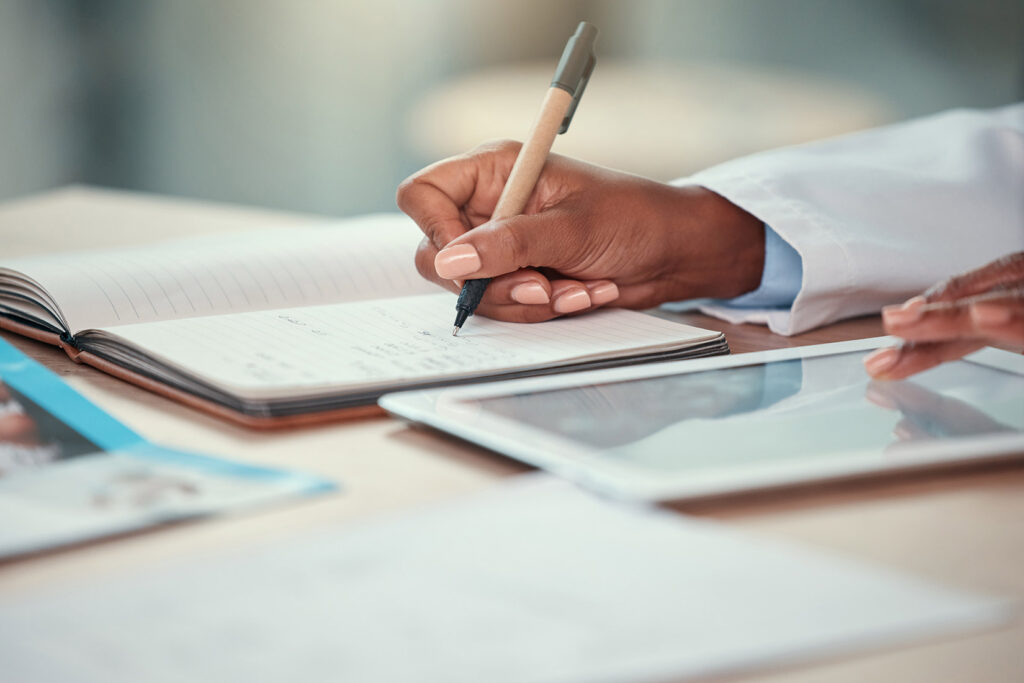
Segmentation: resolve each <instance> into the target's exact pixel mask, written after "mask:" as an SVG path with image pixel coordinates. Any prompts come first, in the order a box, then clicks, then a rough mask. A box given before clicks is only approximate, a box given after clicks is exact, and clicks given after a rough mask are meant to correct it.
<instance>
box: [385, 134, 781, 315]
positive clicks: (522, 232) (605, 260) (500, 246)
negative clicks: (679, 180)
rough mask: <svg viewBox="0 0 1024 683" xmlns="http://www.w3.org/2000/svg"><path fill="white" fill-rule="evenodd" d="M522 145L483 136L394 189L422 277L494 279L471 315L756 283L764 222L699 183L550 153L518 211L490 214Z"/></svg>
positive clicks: (537, 311) (640, 302) (448, 283)
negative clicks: (412, 225) (485, 140)
mask: <svg viewBox="0 0 1024 683" xmlns="http://www.w3.org/2000/svg"><path fill="white" fill-rule="evenodd" d="M519 147H520V145H519V144H518V143H514V142H498V143H491V144H487V145H483V146H481V147H479V148H477V149H475V150H473V151H472V152H470V153H468V154H466V155H462V156H458V157H453V158H451V159H447V160H445V161H441V162H438V163H436V164H434V165H432V166H429V167H427V168H426V169H424V170H422V171H420V172H419V173H416V174H415V175H413V176H411V177H410V178H409V179H407V180H406V181H405V182H403V183H402V185H401V186H400V187H399V188H398V197H397V201H398V206H399V207H400V208H401V209H402V210H403V211H405V212H406V213H407V214H409V215H410V216H411V217H412V218H413V220H415V221H416V223H417V224H418V225H419V226H420V228H421V229H422V230H423V232H424V234H425V237H424V239H423V241H422V242H421V244H420V247H419V250H418V251H417V254H416V266H417V268H418V269H419V272H420V274H422V275H423V276H424V277H425V278H427V279H429V280H432V281H434V282H437V283H439V284H441V285H442V286H444V287H446V288H448V289H450V290H452V291H458V290H459V288H460V287H461V284H462V281H463V280H466V279H471V278H472V279H476V278H485V277H492V278H494V280H493V281H492V282H491V284H490V286H489V287H488V289H487V293H486V295H485V296H484V299H483V301H482V303H481V305H480V307H479V308H478V309H477V310H478V312H480V313H482V314H484V315H486V316H488V317H491V318H497V319H500V320H509V321H515V322H539V321H542V320H548V319H550V318H554V317H557V316H559V315H563V314H567V313H577V312H581V311H587V310H591V309H593V308H597V307H600V306H605V305H609V304H614V305H616V306H622V307H627V308H648V307H651V306H656V305H658V304H660V303H664V302H666V301H678V300H682V299H689V298H699V297H716V298H729V297H733V296H738V295H740V294H743V293H744V292H747V291H751V290H753V289H755V288H756V287H757V286H758V284H759V283H760V279H761V273H762V270H763V265H764V233H763V230H764V227H763V225H762V223H761V222H760V221H759V220H758V219H756V218H755V217H754V216H752V215H750V214H748V213H746V212H745V211H743V210H741V209H739V208H737V207H736V206H734V205H732V204H731V203H729V202H728V201H727V200H725V199H723V198H722V197H720V196H718V195H716V194H714V193H712V192H710V191H708V190H706V189H704V188H700V187H682V188H679V187H673V186H670V185H666V184H664V183H658V182H655V181H652V180H648V179H645V178H640V177H637V176H633V175H628V174H625V173H619V172H616V171H612V170H609V169H605V168H601V167H598V166H592V165H589V164H585V163H583V162H579V161H575V160H572V159H568V158H566V157H561V156H558V155H551V156H549V158H548V161H547V163H546V165H545V166H544V170H543V171H542V173H541V176H540V179H539V180H538V182H537V186H536V187H535V188H534V191H533V194H532V195H531V197H530V199H529V201H528V203H527V206H526V209H525V211H524V212H523V215H521V216H515V217H513V218H508V219H505V220H500V221H493V222H491V221H489V219H490V215H491V213H492V211H493V210H494V207H495V205H496V204H497V202H498V197H499V196H500V194H501V190H502V188H503V187H504V185H505V181H506V180H507V178H508V175H509V173H510V171H511V169H512V165H513V163H514V162H515V158H516V155H517V154H518V151H519Z"/></svg>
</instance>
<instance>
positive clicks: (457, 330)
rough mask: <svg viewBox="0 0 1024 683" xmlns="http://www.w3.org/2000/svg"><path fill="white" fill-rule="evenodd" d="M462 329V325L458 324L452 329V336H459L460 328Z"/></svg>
mask: <svg viewBox="0 0 1024 683" xmlns="http://www.w3.org/2000/svg"><path fill="white" fill-rule="evenodd" d="M461 329H462V328H461V327H459V326H458V325H456V326H455V328H454V329H453V330H452V336H453V337H458V336H459V330H461Z"/></svg>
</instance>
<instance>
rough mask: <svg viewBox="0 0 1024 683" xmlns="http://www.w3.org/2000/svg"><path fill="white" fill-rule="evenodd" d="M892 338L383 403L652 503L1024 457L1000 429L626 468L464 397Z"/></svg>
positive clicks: (974, 358) (493, 385)
mask: <svg viewBox="0 0 1024 683" xmlns="http://www.w3.org/2000/svg"><path fill="white" fill-rule="evenodd" d="M897 342H898V340H896V339H894V338H892V337H874V338H870V339H858V340H853V341H845V342H834V343H829V344H816V345H810V346H800V347H794V348H787V349H775V350H771V351H757V352H752V353H744V354H740V355H735V356H718V357H713V358H702V359H694V360H682V361H674V362H670V363H657V364H649V365H639V366H631V367H622V368H614V369H607V370H593V371H589V372H579V373H570V374H565V375H557V376H553V377H533V378H526V379H518V380H509V381H504V382H488V383H485V384H475V385H469V386H460V387H453V388H444V389H428V390H421V391H409V392H401V393H395V394H388V395H385V396H383V397H382V398H381V399H380V405H381V407H383V408H384V409H385V410H386V411H388V412H389V413H390V414H392V415H394V416H396V417H399V418H402V419H405V420H408V421H410V422H413V423H417V424H423V425H427V426H430V427H433V428H435V429H439V430H441V431H444V432H447V433H449V434H452V435H454V436H457V437H459V438H462V439H465V440H467V441H470V442H472V443H475V444H478V445H480V446H483V447H485V448H488V449H490V450H493V451H495V452H497V453H500V454H502V455H506V456H508V457H511V458H513V459H516V460H519V461H521V462H525V463H527V464H530V465H533V466H535V467H539V468H542V469H545V470H548V471H550V472H553V473H554V474H557V475H559V476H562V477H565V478H567V479H569V480H572V481H575V482H577V483H579V484H581V485H583V486H586V487H588V488H591V489H594V490H596V491H598V492H600V493H602V494H604V495H608V496H612V497H617V498H627V499H641V500H649V501H667V500H685V499H692V498H705V497H709V496H718V495H725V494H733V493H741V492H747V491H752V490H758V489H765V488H778V487H787V486H793V485H801V484H806V483H810V482H814V481H826V480H837V479H845V478H852V477H863V476H866V475H873V474H884V473H887V472H898V471H907V470H913V469H920V468H927V467H935V466H940V465H949V464H952V463H959V462H972V463H976V462H981V461H989V460H992V459H1001V458H1007V457H1014V456H1018V455H1024V433H1022V432H1017V433H1013V434H996V435H987V436H981V437H966V438H958V439H950V440H940V441H923V442H921V443H920V444H907V445H906V447H904V448H901V449H900V451H899V459H898V460H896V459H893V458H890V459H887V458H879V457H878V451H877V450H875V449H864V450H854V451H844V452H842V453H837V457H835V458H829V459H824V460H823V459H820V458H818V459H813V460H808V459H806V458H794V459H791V460H785V459H782V460H773V461H772V462H769V463H764V464H760V465H752V464H745V465H744V466H743V467H742V468H736V467H732V468H730V467H723V468H720V469H700V470H693V471H690V472H687V473H680V474H679V475H676V476H673V477H666V476H665V475H664V473H660V474H654V473H650V472H649V471H645V470H644V469H643V468H641V467H634V466H624V465H622V464H621V463H616V462H614V461H609V460H608V459H607V458H603V457H601V455H600V453H601V451H600V449H596V448H592V447H589V446H586V445H585V444H582V443H579V442H575V441H572V440H570V439H566V438H563V437H560V436H557V435H553V434H550V433H548V432H545V431H543V430H540V429H536V428H533V427H531V426H529V425H526V424H524V423H521V422H517V421H515V420H510V419H508V418H505V417H501V416H498V415H495V414H492V413H484V412H483V411H480V410H479V409H478V408H477V409H476V410H474V409H473V406H469V405H466V404H465V403H464V401H467V400H475V399H483V398H494V397H500V396H508V395H512V394H519V393H527V392H536V391H550V390H554V389H565V388H571V387H574V386H581V385H589V384H600V383H610V382H620V381H625V380H636V379H647V378H652V377H661V376H665V375H674V374H685V373H693V372H702V371H706V370H717V369H721V368H730V367H740V366H745V365H756V364H761V363H771V362H774V361H785V360H794V359H803V358H816V357H820V356H830V355H838V354H845V353H853V352H859V351H868V350H871V349H875V348H879V347H882V346H887V345H892V344H895V343H897ZM966 360H967V361H968V362H972V363H975V364H978V365H982V366H986V367H991V368H994V369H997V370H1002V371H1005V372H1011V373H1014V374H1018V375H1024V355H1019V354H1014V353H1010V352H1008V351H1001V350H999V349H993V348H986V349H982V350H981V351H978V352H976V353H974V354H971V355H970V356H968V357H967V359H966Z"/></svg>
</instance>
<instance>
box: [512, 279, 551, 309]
mask: <svg viewBox="0 0 1024 683" xmlns="http://www.w3.org/2000/svg"><path fill="white" fill-rule="evenodd" d="M510 294H511V296H512V300H513V301H515V302H517V303H520V304H546V303H547V302H548V301H550V300H551V297H549V296H548V292H547V290H546V289H544V286H543V285H541V284H540V283H539V282H524V283H523V284H521V285H516V286H515V287H513V288H512V291H511V292H510Z"/></svg>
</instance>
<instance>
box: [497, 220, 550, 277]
mask: <svg viewBox="0 0 1024 683" xmlns="http://www.w3.org/2000/svg"><path fill="white" fill-rule="evenodd" d="M497 236H498V248H499V249H500V250H501V252H502V253H503V254H507V255H508V258H510V259H511V261H512V264H513V265H514V266H515V267H516V268H525V267H527V266H534V265H543V264H534V263H530V262H529V261H530V258H529V247H528V245H527V240H526V237H525V236H524V235H523V232H522V230H520V229H517V228H516V227H515V225H506V226H504V228H503V229H502V230H499V231H498V234H497Z"/></svg>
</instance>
